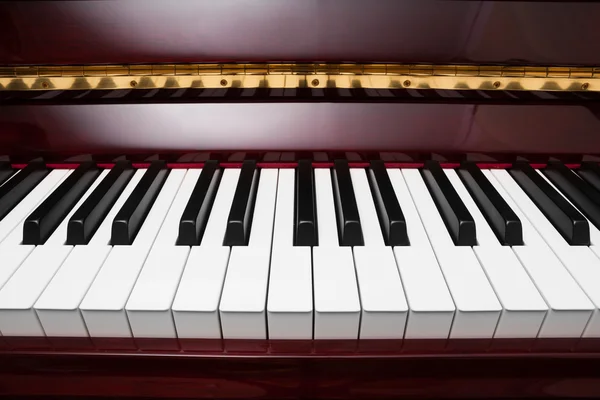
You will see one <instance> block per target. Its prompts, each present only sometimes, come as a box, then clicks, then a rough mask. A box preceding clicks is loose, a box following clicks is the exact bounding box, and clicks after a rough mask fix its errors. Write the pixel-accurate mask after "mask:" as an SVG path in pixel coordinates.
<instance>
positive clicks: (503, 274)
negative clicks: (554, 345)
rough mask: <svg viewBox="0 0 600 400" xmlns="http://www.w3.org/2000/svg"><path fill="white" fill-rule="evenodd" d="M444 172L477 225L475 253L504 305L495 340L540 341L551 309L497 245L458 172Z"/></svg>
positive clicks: (509, 251) (507, 251) (512, 257)
mask: <svg viewBox="0 0 600 400" xmlns="http://www.w3.org/2000/svg"><path fill="white" fill-rule="evenodd" d="M444 172H445V173H446V176H448V179H449V180H450V182H451V183H452V185H453V186H454V189H455V190H456V192H457V193H458V195H459V196H460V198H461V199H462V201H463V202H464V203H465V206H466V207H467V209H468V210H469V212H470V213H471V216H472V217H473V219H474V221H475V225H476V226H477V242H478V246H474V247H473V251H474V252H475V254H476V255H477V258H478V259H479V263H480V264H481V266H482V268H483V269H484V271H485V273H486V274H487V277H488V279H489V280H490V283H491V284H492V287H493V288H494V290H495V292H496V295H497V296H498V299H499V300H500V303H501V304H502V309H503V310H502V315H501V317H500V321H499V322H498V327H497V328H496V332H495V334H494V337H495V338H535V337H537V334H538V332H539V330H540V328H541V326H542V323H543V322H544V318H545V317H546V313H547V312H548V306H547V305H546V303H545V302H544V299H543V298H542V296H541V295H540V293H539V292H538V291H537V289H536V288H535V285H534V284H533V282H532V281H531V279H530V278H529V275H527V271H525V269H524V268H523V266H522V265H521V263H520V262H519V260H518V259H517V257H516V256H515V254H514V252H513V251H512V249H511V248H510V247H509V246H502V245H501V243H500V242H499V241H498V238H497V237H496V235H495V234H494V232H493V231H492V229H491V228H490V226H489V225H488V223H487V221H486V219H485V217H484V216H483V214H482V213H481V211H480V210H479V207H478V206H477V204H475V201H474V200H473V199H472V198H471V195H470V194H469V192H468V190H467V188H466V187H465V186H464V184H463V183H462V181H461V179H460V178H459V176H458V174H457V173H456V171H455V170H451V169H446V170H444Z"/></svg>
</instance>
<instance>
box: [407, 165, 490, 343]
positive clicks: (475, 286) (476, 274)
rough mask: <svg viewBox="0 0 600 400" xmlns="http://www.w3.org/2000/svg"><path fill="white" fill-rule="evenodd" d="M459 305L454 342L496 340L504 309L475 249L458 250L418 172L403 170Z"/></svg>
mask: <svg viewBox="0 0 600 400" xmlns="http://www.w3.org/2000/svg"><path fill="white" fill-rule="evenodd" d="M402 174H403V175H404V179H405V180H406V183H407V185H408V188H409V190H410V193H411V196H412V198H413V200H414V202H415V205H416V207H417V210H418V212H419V216H420V217H421V221H423V225H424V226H425V230H426V231H427V234H428V236H429V239H430V241H431V245H432V246H433V250H434V252H435V255H436V257H437V259H438V262H439V265H440V268H441V269H442V272H443V273H444V276H445V278H446V283H447V284H448V287H449V289H450V293H452V297H453V298H454V302H455V304H456V309H457V311H456V315H455V317H454V322H453V324H452V330H451V332H450V337H451V338H480V339H484V338H492V337H493V335H494V331H495V329H496V325H497V324H498V319H499V317H500V312H501V310H502V307H501V306H500V303H499V301H498V298H497V297H496V295H495V293H494V290H493V289H492V287H491V285H490V283H489V281H488V279H487V277H486V276H485V273H484V272H483V270H482V269H481V266H480V265H479V262H478V261H477V258H476V257H475V254H474V253H473V250H472V249H471V247H467V246H455V245H454V242H453V241H452V239H451V238H450V234H449V233H448V230H447V228H446V225H445V224H444V222H443V220H442V217H441V215H440V213H439V212H438V210H437V207H436V206H435V203H434V202H433V199H432V197H431V194H430V193H429V190H428V189H427V187H426V185H425V182H424V181H423V178H422V176H421V174H420V172H419V171H418V170H416V169H412V170H411V169H404V170H402Z"/></svg>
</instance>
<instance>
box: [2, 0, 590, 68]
mask: <svg viewBox="0 0 600 400" xmlns="http://www.w3.org/2000/svg"><path fill="white" fill-rule="evenodd" d="M599 16H600V4H598V2H596V1H586V2H582V1H547V0H546V1H538V0H535V1H505V0H500V1H491V0H487V1H480V0H471V1H464V0H404V1H397V0H378V1H375V2H374V1H369V0H320V1H314V0H304V1H285V2H272V1H253V2H247V1H240V0H220V1H213V0H179V1H177V2H169V1H163V0H113V1H71V0H63V1H27V2H23V1H3V2H0V63H3V64H35V63H44V64H78V63H90V64H93V63H98V64H100V63H142V64H143V63H151V62H161V63H174V62H186V61H189V62H201V61H210V62H231V61H242V62H246V61H271V60H281V61H292V62H293V61H303V60H308V61H315V60H321V61H327V62H331V61H338V60H341V61H361V60H367V61H369V62H382V61H402V62H414V63H431V62H433V63H444V62H458V63H502V64H515V63H516V64H544V65H546V64H564V65H593V66H596V65H598V64H600V52H599V51H598V50H599V49H600V41H598V37H599V33H600V29H598V23H597V21H598V18H599Z"/></svg>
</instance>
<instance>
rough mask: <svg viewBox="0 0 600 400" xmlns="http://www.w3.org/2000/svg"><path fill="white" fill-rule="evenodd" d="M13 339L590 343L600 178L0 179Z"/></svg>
mask: <svg viewBox="0 0 600 400" xmlns="http://www.w3.org/2000/svg"><path fill="white" fill-rule="evenodd" d="M0 182H2V186H0V218H1V219H0V260H2V261H1V262H0V331H1V333H2V335H3V336H5V337H11V336H18V337H44V336H47V337H75V338H86V337H92V338H167V339H169V338H171V339H221V338H223V339H272V340H279V339H281V340H288V339H293V340H312V339H314V340H322V339H353V340H356V339H358V340H369V339H407V340H408V339H447V338H450V339H453V338H454V339H490V340H491V339H534V338H581V337H583V338H598V337H600V314H599V306H600V247H598V246H599V245H600V231H599V230H598V228H599V227H600V225H599V224H600V171H599V168H598V165H597V164H586V163H584V164H583V165H582V166H581V168H578V169H576V170H572V169H569V168H567V167H566V166H564V165H563V164H561V163H559V162H550V163H549V164H548V165H547V167H546V168H544V169H541V170H536V169H534V168H532V167H531V166H530V165H529V164H527V163H522V162H517V163H515V164H514V165H513V166H512V167H511V168H509V169H508V170H504V169H483V170H482V169H480V168H478V167H477V166H476V165H475V164H469V163H465V164H463V165H461V167H459V168H457V169H442V168H441V167H440V165H439V164H438V163H437V162H435V161H430V162H426V163H425V165H424V166H423V168H420V169H418V168H406V169H399V168H386V166H385V165H384V164H383V163H382V162H380V161H373V162H371V164H370V167H368V168H351V167H349V165H348V163H347V162H346V161H337V162H336V163H335V164H334V166H333V168H316V169H315V168H313V167H312V165H311V163H310V162H304V161H300V162H299V163H298V166H297V167H296V168H287V169H286V168H282V169H276V168H262V169H260V168H258V167H257V165H256V163H255V162H253V161H245V162H244V163H243V164H242V166H241V168H221V167H220V165H219V163H218V162H216V161H209V162H207V163H205V164H204V167H203V168H193V169H169V168H167V166H166V164H165V163H164V162H162V161H154V162H152V163H151V165H150V166H149V167H148V168H141V169H135V168H133V167H132V166H131V164H130V163H129V162H126V161H120V162H118V163H116V165H115V166H114V167H113V168H111V169H101V168H99V167H98V166H97V165H96V164H94V163H91V162H86V163H82V164H80V165H79V166H78V167H77V168H76V169H73V170H68V169H54V170H49V169H47V168H46V166H45V165H44V164H35V163H32V164H30V165H28V166H27V167H26V168H23V169H21V170H18V171H13V170H12V169H11V168H10V166H9V165H6V164H3V165H0Z"/></svg>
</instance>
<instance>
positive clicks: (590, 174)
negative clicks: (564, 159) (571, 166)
mask: <svg viewBox="0 0 600 400" xmlns="http://www.w3.org/2000/svg"><path fill="white" fill-rule="evenodd" d="M577 174H578V175H579V176H580V177H581V179H583V180H584V181H586V182H587V183H588V184H590V186H592V187H593V188H594V189H596V190H598V191H600V165H598V163H595V162H590V161H585V162H582V163H581V168H579V169H578V170H577Z"/></svg>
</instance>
